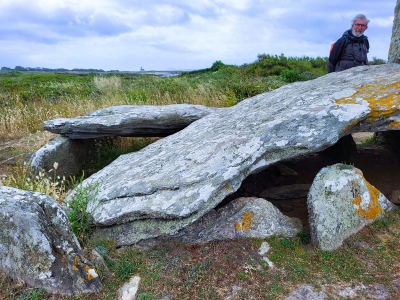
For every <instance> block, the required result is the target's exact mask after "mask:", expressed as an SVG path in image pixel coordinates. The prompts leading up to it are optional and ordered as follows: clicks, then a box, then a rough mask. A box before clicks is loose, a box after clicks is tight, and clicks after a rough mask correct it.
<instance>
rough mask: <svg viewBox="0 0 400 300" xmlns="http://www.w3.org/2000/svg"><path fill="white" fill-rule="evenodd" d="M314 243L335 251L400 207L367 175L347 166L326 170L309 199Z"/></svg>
mask: <svg viewBox="0 0 400 300" xmlns="http://www.w3.org/2000/svg"><path fill="white" fill-rule="evenodd" d="M307 205H308V212H309V219H310V228H311V240H312V242H313V244H314V245H315V246H317V247H319V248H320V249H322V250H325V251H331V250H335V249H337V248H338V247H340V246H341V245H342V243H343V241H344V240H345V239H346V238H348V237H349V236H350V235H352V234H354V233H356V232H358V231H359V230H360V229H362V228H363V227H364V226H365V225H367V224H369V223H372V222H373V221H374V220H376V219H377V218H379V217H382V216H383V215H384V213H385V212H388V211H390V210H392V209H396V208H397V207H396V206H395V205H394V204H392V203H391V202H390V201H389V200H388V199H387V198H386V197H385V196H384V195H383V194H382V193H381V192H380V191H379V190H377V189H376V188H375V187H374V186H372V185H371V184H370V183H369V182H368V181H367V180H366V179H365V178H364V176H363V173H362V172H361V170H359V169H357V168H355V167H353V166H351V165H345V164H335V165H333V166H329V167H325V168H323V169H322V170H321V171H320V172H318V174H317V176H315V179H314V182H313V184H312V186H311V189H310V192H309V194H308V199H307Z"/></svg>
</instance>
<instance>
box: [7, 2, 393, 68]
mask: <svg viewBox="0 0 400 300" xmlns="http://www.w3.org/2000/svg"><path fill="white" fill-rule="evenodd" d="M395 5H396V0H379V1H378V0H353V1H348V0H335V1H321V0H193V1H189V0H168V1H164V0H158V1H155V0H0V22H1V23H0V39H1V43H0V67H1V66H5V67H10V68H14V67H15V66H23V67H47V68H67V69H72V68H95V69H103V70H105V71H108V70H121V71H122V70H129V71H136V70H139V69H140V68H141V67H143V68H144V69H145V70H172V69H186V70H187V69H202V68H208V67H210V66H211V65H212V63H213V62H215V61H216V60H221V61H222V62H223V63H225V64H233V65H242V64H244V63H251V62H253V61H255V60H256V59H257V55H258V54H263V53H265V54H271V55H275V54H277V55H279V54H281V53H283V54H284V55H285V56H286V57H302V56H310V57H318V56H320V57H325V56H328V52H329V47H330V44H331V43H332V42H334V41H336V40H337V39H338V38H339V37H340V36H341V35H342V33H343V32H344V31H345V30H346V29H349V28H350V21H351V19H352V18H353V17H354V16H355V15H356V14H359V13H363V14H365V15H366V16H367V18H368V19H370V24H369V28H368V29H367V31H366V32H365V34H366V35H367V36H368V38H369V41H370V45H371V48H370V52H369V58H370V59H372V58H373V57H377V58H381V59H385V60H386V59H387V56H388V49H389V45H390V37H391V34H392V25H393V17H394V8H395Z"/></svg>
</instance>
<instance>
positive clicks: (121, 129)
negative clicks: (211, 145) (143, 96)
mask: <svg viewBox="0 0 400 300" xmlns="http://www.w3.org/2000/svg"><path fill="white" fill-rule="evenodd" d="M218 110H221V108H215V107H206V106H203V105H189V104H172V105H166V106H151V105H121V106H112V107H108V108H104V109H100V110H96V111H94V112H91V113H88V114H87V115H86V116H80V117H76V118H72V119H67V118H60V119H55V120H49V121H45V122H44V129H46V130H47V131H50V132H53V133H58V134H61V135H64V136H67V137H69V138H71V139H88V138H99V137H104V136H130V137H163V136H167V135H170V134H173V133H175V132H178V131H180V130H182V129H183V128H185V127H186V126H188V125H189V124H190V123H192V122H194V121H196V120H198V119H201V118H202V117H204V116H206V115H208V114H210V113H213V112H216V111H218Z"/></svg>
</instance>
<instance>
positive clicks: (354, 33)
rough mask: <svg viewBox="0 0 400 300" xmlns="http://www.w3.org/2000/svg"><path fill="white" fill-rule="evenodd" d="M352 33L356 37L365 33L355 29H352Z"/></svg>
mask: <svg viewBox="0 0 400 300" xmlns="http://www.w3.org/2000/svg"><path fill="white" fill-rule="evenodd" d="M351 33H352V34H353V35H354V36H355V37H360V36H362V35H363V34H362V33H357V32H355V31H354V30H353V29H352V30H351Z"/></svg>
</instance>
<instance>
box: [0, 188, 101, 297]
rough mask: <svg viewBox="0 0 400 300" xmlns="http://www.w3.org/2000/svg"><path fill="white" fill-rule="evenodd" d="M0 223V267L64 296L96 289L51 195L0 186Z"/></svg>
mask: <svg viewBox="0 0 400 300" xmlns="http://www.w3.org/2000/svg"><path fill="white" fill-rule="evenodd" d="M0 227H1V230H0V270H1V271H4V272H5V273H6V274H8V275H9V276H11V277H13V278H21V279H23V280H24V281H25V282H26V283H27V284H29V285H31V286H33V287H37V288H43V289H45V290H47V291H48V292H51V293H60V294H65V295H78V294H81V293H92V292H97V291H99V290H100V289H101V282H100V279H99V277H98V275H97V273H96V271H95V270H94V269H93V267H92V265H91V264H90V263H89V262H88V261H86V259H85V258H84V257H83V254H82V250H81V247H80V245H79V243H78V241H77V239H76V237H75V235H74V233H73V232H72V229H71V226H70V224H69V221H68V218H67V216H66V214H65V212H64V211H63V209H62V208H61V206H60V205H59V204H58V203H57V202H56V201H55V200H54V199H52V198H51V197H49V196H47V195H44V194H40V193H34V192H27V191H22V190H18V189H14V188H10V187H5V186H0Z"/></svg>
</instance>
